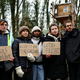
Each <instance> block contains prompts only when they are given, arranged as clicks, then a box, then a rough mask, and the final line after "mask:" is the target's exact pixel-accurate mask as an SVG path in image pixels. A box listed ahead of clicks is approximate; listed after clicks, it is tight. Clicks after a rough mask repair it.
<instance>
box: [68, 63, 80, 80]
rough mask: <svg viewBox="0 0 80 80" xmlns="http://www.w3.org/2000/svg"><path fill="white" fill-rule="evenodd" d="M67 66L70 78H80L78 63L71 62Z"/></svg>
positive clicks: (79, 65) (74, 79) (73, 79)
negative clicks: (71, 63)
mask: <svg viewBox="0 0 80 80" xmlns="http://www.w3.org/2000/svg"><path fill="white" fill-rule="evenodd" d="M68 66H69V75H70V80H80V64H73V65H68Z"/></svg>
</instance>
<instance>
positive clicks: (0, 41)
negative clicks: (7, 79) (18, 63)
mask: <svg viewBox="0 0 80 80" xmlns="http://www.w3.org/2000/svg"><path fill="white" fill-rule="evenodd" d="M8 36H9V37H8ZM8 41H9V42H8ZM13 41H14V38H13V34H12V33H10V31H8V30H6V32H5V33H4V34H2V33H1V31H0V46H12V43H13ZM13 66H14V64H13V63H12V62H11V61H9V60H8V61H2V62H0V68H5V70H6V71H8V70H10V69H11V68H12V67H13Z"/></svg>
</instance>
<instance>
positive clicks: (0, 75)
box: [0, 68, 12, 80]
mask: <svg viewBox="0 0 80 80" xmlns="http://www.w3.org/2000/svg"><path fill="white" fill-rule="evenodd" d="M0 80H12V69H11V70H9V71H7V72H6V71H5V69H4V68H0Z"/></svg>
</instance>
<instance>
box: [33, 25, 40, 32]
mask: <svg viewBox="0 0 80 80" xmlns="http://www.w3.org/2000/svg"><path fill="white" fill-rule="evenodd" d="M35 30H39V31H41V29H40V28H39V27H38V26H34V27H33V29H32V32H34V31H35Z"/></svg>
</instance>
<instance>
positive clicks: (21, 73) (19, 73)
mask: <svg viewBox="0 0 80 80" xmlns="http://www.w3.org/2000/svg"><path fill="white" fill-rule="evenodd" d="M15 70H16V74H17V75H18V77H21V78H22V77H23V75H24V72H23V71H22V69H21V66H19V67H16V68H15Z"/></svg>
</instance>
